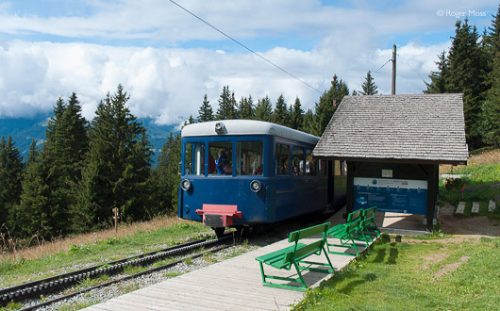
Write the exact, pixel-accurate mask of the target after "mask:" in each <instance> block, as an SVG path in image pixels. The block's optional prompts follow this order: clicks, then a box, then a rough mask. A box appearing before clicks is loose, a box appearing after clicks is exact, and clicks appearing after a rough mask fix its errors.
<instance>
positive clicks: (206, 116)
mask: <svg viewBox="0 0 500 311" xmlns="http://www.w3.org/2000/svg"><path fill="white" fill-rule="evenodd" d="M213 119H214V112H213V109H212V106H211V105H210V101H209V100H208V98H207V94H205V96H203V103H202V104H201V106H200V109H198V122H206V121H212V120H213Z"/></svg>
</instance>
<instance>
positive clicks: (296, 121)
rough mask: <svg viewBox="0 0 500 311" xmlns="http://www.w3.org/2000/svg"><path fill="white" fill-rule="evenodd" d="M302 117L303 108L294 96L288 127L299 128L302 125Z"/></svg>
mask: <svg viewBox="0 0 500 311" xmlns="http://www.w3.org/2000/svg"><path fill="white" fill-rule="evenodd" d="M303 119H304V110H302V106H301V104H300V99H299V98H298V97H296V98H295V103H294V104H293V109H292V111H291V113H290V127H291V128H293V129H296V130H298V129H300V128H301V127H302V122H303Z"/></svg>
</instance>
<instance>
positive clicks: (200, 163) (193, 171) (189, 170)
mask: <svg viewBox="0 0 500 311" xmlns="http://www.w3.org/2000/svg"><path fill="white" fill-rule="evenodd" d="M204 160H205V144H203V143H186V149H185V151H184V174H185V175H198V176H199V175H204V174H205V172H204Z"/></svg>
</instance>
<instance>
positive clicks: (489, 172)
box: [439, 149, 500, 218]
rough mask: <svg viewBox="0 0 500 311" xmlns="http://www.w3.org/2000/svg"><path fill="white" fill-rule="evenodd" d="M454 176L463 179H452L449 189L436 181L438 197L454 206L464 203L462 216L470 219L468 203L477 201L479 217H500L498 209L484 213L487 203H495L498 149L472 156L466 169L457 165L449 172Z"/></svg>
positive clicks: (499, 162)
mask: <svg viewBox="0 0 500 311" xmlns="http://www.w3.org/2000/svg"><path fill="white" fill-rule="evenodd" d="M453 173H454V174H463V175H465V177H463V178H461V179H458V180H455V181H454V182H453V183H452V184H451V185H450V186H448V187H445V185H444V181H443V180H441V181H440V185H439V198H440V200H441V201H446V202H449V203H450V204H452V205H454V206H456V205H457V204H458V202H460V201H465V202H466V208H465V212H464V216H471V215H472V214H471V208H472V202H479V204H480V209H479V215H482V216H490V217H493V218H500V208H497V210H496V212H495V213H493V214H492V213H489V212H488V202H489V201H490V200H496V204H497V205H498V204H500V202H499V200H500V199H499V197H498V196H499V187H500V150H499V149H496V150H493V151H489V152H485V153H483V154H480V155H478V156H472V157H471V160H470V163H469V165H468V166H459V167H458V168H456V169H454V170H453Z"/></svg>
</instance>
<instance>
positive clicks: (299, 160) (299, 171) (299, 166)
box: [292, 146, 304, 176]
mask: <svg viewBox="0 0 500 311" xmlns="http://www.w3.org/2000/svg"><path fill="white" fill-rule="evenodd" d="M292 175H294V176H301V175H304V149H303V148H302V147H297V146H295V147H293V149H292Z"/></svg>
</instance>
